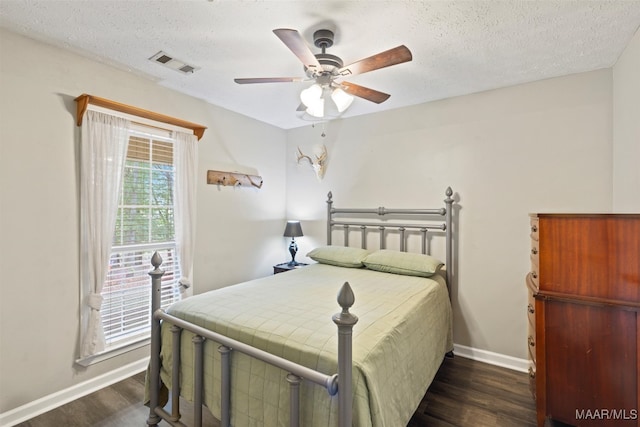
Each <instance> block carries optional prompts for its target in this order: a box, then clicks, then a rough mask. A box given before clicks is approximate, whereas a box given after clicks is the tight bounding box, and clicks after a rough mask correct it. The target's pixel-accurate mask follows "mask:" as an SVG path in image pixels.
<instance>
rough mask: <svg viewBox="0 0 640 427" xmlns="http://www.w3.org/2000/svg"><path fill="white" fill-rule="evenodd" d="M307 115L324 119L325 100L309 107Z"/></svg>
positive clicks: (317, 100)
mask: <svg viewBox="0 0 640 427" xmlns="http://www.w3.org/2000/svg"><path fill="white" fill-rule="evenodd" d="M307 113H309V115H311V116H313V117H324V99H323V98H319V99H316V100H315V101H314V102H313V103H312V104H310V105H307Z"/></svg>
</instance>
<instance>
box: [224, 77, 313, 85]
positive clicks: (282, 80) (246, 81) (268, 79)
mask: <svg viewBox="0 0 640 427" xmlns="http://www.w3.org/2000/svg"><path fill="white" fill-rule="evenodd" d="M233 81H234V82H236V83H238V84H241V85H246V84H250V83H290V82H301V81H304V79H303V78H301V77H255V78H247V79H233Z"/></svg>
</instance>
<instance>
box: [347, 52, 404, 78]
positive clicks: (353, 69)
mask: <svg viewBox="0 0 640 427" xmlns="http://www.w3.org/2000/svg"><path fill="white" fill-rule="evenodd" d="M411 59H413V56H412V55H411V51H410V50H409V49H408V48H407V47H406V46H405V45H400V46H398V47H394V48H393V49H389V50H385V51H384V52H380V53H378V54H376V55H373V56H370V57H368V58H365V59H361V60H360V61H357V62H354V63H353V64H349V65H347V66H345V67H342V68H340V69H339V70H338V74H339V75H341V76H349V75H354V74H362V73H366V72H368V71H373V70H377V69H380V68H384V67H389V66H391V65H396V64H402V63H403V62H408V61H411Z"/></svg>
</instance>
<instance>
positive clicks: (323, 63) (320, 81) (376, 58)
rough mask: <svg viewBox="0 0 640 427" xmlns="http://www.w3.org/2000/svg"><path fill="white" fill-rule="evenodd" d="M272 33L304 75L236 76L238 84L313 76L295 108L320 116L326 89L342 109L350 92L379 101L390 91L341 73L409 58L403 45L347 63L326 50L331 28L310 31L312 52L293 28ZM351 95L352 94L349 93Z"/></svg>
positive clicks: (409, 59)
mask: <svg viewBox="0 0 640 427" xmlns="http://www.w3.org/2000/svg"><path fill="white" fill-rule="evenodd" d="M273 32H274V33H275V35H276V36H278V38H279V39H280V40H282V42H283V43H284V44H285V45H286V46H287V47H288V48H289V49H290V50H291V51H292V52H293V53H294V55H296V56H297V57H298V59H300V61H301V62H302V64H303V65H304V70H305V74H306V77H305V78H302V77H257V78H238V79H234V81H235V82H236V83H238V84H252V83H289V82H302V81H311V80H315V83H314V84H313V85H312V86H311V87H309V88H307V89H305V90H303V91H302V92H301V94H300V98H301V101H302V104H300V106H299V107H298V111H306V112H307V113H309V114H310V115H312V116H314V117H323V116H324V98H325V94H326V93H329V94H330V95H331V99H332V100H333V101H334V103H335V104H336V106H337V108H338V111H339V112H343V111H344V110H345V109H346V108H348V107H349V105H350V104H351V102H352V101H353V96H357V97H359V98H363V99H366V100H368V101H371V102H375V103H377V104H380V103H382V102H384V101H386V100H387V99H388V98H389V97H390V96H391V95H389V94H387V93H384V92H380V91H377V90H374V89H370V88H367V87H364V86H360V85H357V84H355V83H350V82H347V81H344V80H342V79H343V78H344V77H348V76H353V75H356V74H363V73H367V72H369V71H374V70H378V69H380V68H385V67H389V66H391V65H396V64H401V63H403V62H408V61H411V59H412V55H411V51H410V50H409V49H408V48H407V47H406V46H404V45H400V46H398V47H395V48H393V49H389V50H386V51H384V52H380V53H378V54H376V55H373V56H370V57H368V58H364V59H361V60H359V61H356V62H353V63H351V64H349V65H346V66H345V65H344V64H343V62H342V59H341V58H339V57H337V56H335V55H331V54H328V53H326V49H327V48H328V47H331V46H333V36H334V34H333V32H332V31H331V30H326V29H322V30H317V31H316V32H315V33H314V34H313V42H314V45H315V46H316V47H318V48H321V49H322V53H316V54H314V53H313V52H312V51H311V49H310V48H309V46H308V45H307V43H306V42H305V40H304V39H303V38H302V36H301V35H300V33H299V32H298V31H297V30H292V29H287V28H280V29H276V30H273ZM351 95H352V96H351Z"/></svg>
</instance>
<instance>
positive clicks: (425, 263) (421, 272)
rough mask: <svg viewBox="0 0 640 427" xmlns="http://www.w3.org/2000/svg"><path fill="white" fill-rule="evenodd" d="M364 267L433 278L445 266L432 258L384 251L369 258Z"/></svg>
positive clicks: (374, 253)
mask: <svg viewBox="0 0 640 427" xmlns="http://www.w3.org/2000/svg"><path fill="white" fill-rule="evenodd" d="M362 262H363V263H364V265H365V266H366V267H367V268H368V269H370V270H376V271H383V272H385V273H394V274H404V275H406V276H421V277H430V276H433V275H434V274H435V273H436V272H437V271H438V270H439V269H440V267H442V266H443V265H444V263H443V262H442V261H439V260H437V259H435V258H433V257H432V256H429V255H423V254H415V253H408V252H398V251H391V250H386V249H382V250H379V251H376V252H373V253H372V254H370V255H369V256H367V257H366V258H365V259H364V261H362Z"/></svg>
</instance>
